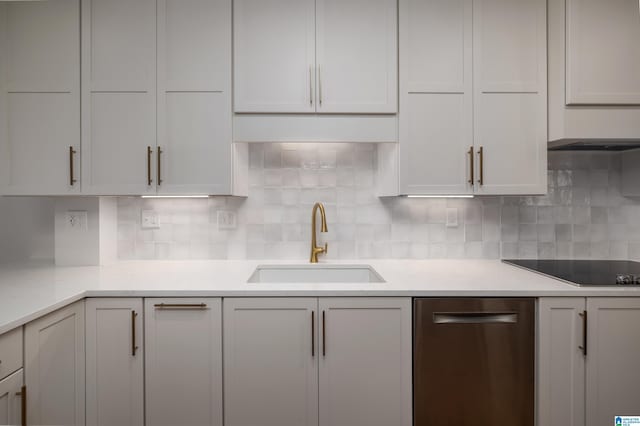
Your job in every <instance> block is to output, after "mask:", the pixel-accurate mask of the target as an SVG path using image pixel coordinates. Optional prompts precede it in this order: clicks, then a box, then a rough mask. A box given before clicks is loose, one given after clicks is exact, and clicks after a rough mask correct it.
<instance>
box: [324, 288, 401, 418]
mask: <svg viewBox="0 0 640 426" xmlns="http://www.w3.org/2000/svg"><path fill="white" fill-rule="evenodd" d="M318 310H319V312H320V315H321V318H320V322H321V333H322V334H321V336H320V338H321V341H322V345H321V348H320V350H321V353H320V354H319V355H320V372H319V377H320V391H319V393H320V408H319V413H320V416H319V417H320V426H332V425H349V426H389V425H398V426H410V425H411V419H412V413H411V409H412V388H411V386H412V378H411V374H412V365H411V299H409V298H390V299H385V298H371V299H367V298H353V299H348V298H335V299H334V298H325V299H320V302H319V306H318Z"/></svg>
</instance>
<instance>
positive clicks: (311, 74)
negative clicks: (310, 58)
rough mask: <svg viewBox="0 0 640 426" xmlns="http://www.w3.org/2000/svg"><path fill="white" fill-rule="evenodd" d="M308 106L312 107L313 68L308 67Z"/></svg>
mask: <svg viewBox="0 0 640 426" xmlns="http://www.w3.org/2000/svg"><path fill="white" fill-rule="evenodd" d="M309 106H313V67H311V66H310V67H309Z"/></svg>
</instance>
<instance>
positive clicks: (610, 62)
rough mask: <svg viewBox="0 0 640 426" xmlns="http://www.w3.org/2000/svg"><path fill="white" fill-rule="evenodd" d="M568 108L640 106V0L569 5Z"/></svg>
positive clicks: (579, 0) (577, 0) (573, 0)
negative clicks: (639, 8)
mask: <svg viewBox="0 0 640 426" xmlns="http://www.w3.org/2000/svg"><path fill="white" fill-rule="evenodd" d="M566 11H567V18H566V22H567V30H566V46H567V56H566V60H567V74H566V78H567V85H566V87H567V93H566V97H567V99H566V103H567V105H590V104H592V105H623V104H626V105H639V104H640V43H638V40H640V21H638V2H637V1H635V0H608V1H602V0H567V3H566Z"/></svg>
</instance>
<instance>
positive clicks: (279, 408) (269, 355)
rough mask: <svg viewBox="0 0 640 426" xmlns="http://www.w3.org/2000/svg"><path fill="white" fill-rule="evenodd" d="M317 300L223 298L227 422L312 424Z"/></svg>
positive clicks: (244, 425) (242, 425)
mask: <svg viewBox="0 0 640 426" xmlns="http://www.w3.org/2000/svg"><path fill="white" fill-rule="evenodd" d="M316 308H317V299H298V298H288V299H264V298H263V299H224V387H225V389H224V392H225V393H224V398H225V425H226V426H258V425H260V426H267V425H269V426H312V425H313V426H317V425H318V369H317V365H318V364H317V358H318V357H319V356H320V353H319V348H318V345H317V333H316V330H317V324H318V321H317V320H318V318H317V315H316Z"/></svg>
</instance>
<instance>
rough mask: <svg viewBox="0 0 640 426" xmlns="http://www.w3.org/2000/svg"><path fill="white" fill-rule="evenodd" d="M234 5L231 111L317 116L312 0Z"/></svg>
mask: <svg viewBox="0 0 640 426" xmlns="http://www.w3.org/2000/svg"><path fill="white" fill-rule="evenodd" d="M233 6H234V10H233V16H234V61H235V68H234V73H235V111H236V112H298V113H300V112H313V111H315V100H316V99H315V93H314V92H315V81H314V79H315V74H316V69H315V1H314V0H235V1H234V2H233Z"/></svg>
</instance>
